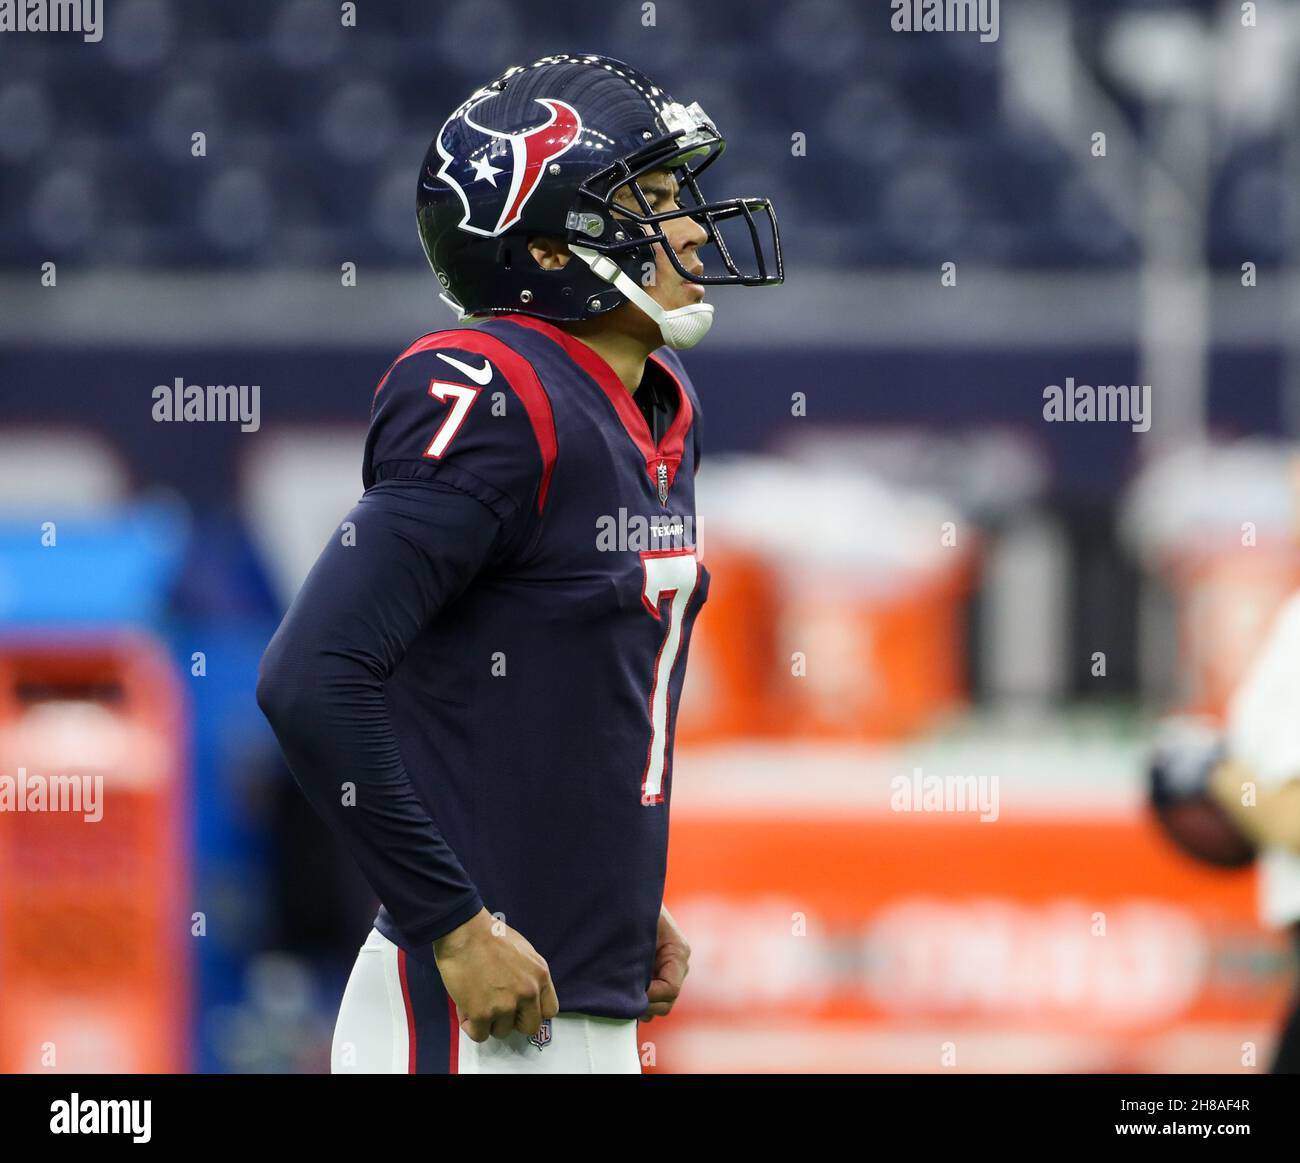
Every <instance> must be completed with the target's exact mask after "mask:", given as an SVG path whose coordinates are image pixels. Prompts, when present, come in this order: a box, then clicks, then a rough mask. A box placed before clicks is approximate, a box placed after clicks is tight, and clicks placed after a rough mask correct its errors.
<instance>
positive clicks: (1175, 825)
mask: <svg viewBox="0 0 1300 1163" xmlns="http://www.w3.org/2000/svg"><path fill="white" fill-rule="evenodd" d="M1293 483H1294V485H1295V488H1294V495H1295V499H1296V511H1297V535H1298V536H1300V459H1297V460H1295V461H1294V462H1293ZM1152 776H1153V785H1154V791H1153V796H1154V799H1155V801H1156V810H1157V814H1158V815H1159V816H1160V817H1161V821H1162V823H1163V824H1164V826H1165V828H1166V831H1167V832H1168V833H1169V835H1170V836H1171V838H1172V839H1173V840H1174V841H1175V843H1177V844H1178V845H1179V846H1180V847H1182V848H1183V849H1184V851H1186V852H1188V853H1189V854H1190V855H1192V856H1194V857H1196V858H1197V859H1200V860H1202V861H1204V862H1206V863H1209V864H1212V865H1218V866H1221V867H1243V866H1245V865H1247V864H1249V863H1251V862H1252V861H1256V860H1257V861H1258V875H1259V882H1258V883H1259V917H1260V921H1261V923H1262V924H1263V925H1265V926H1266V927H1268V928H1271V929H1286V930H1289V931H1290V933H1291V936H1292V941H1293V945H1294V949H1295V953H1296V958H1297V967H1300V593H1296V594H1294V595H1292V596H1291V597H1290V598H1289V599H1288V600H1287V601H1286V603H1285V604H1284V605H1283V606H1282V608H1281V609H1280V610H1279V611H1278V612H1277V614H1276V615H1275V617H1274V619H1273V622H1272V624H1271V626H1270V628H1269V631H1268V634H1267V636H1266V638H1265V640H1264V642H1263V644H1262V646H1261V647H1260V649H1259V651H1258V652H1257V653H1256V655H1255V657H1254V659H1253V660H1252V662H1251V664H1250V666H1249V667H1248V669H1247V671H1246V673H1245V675H1244V676H1243V678H1242V680H1241V682H1240V684H1239V685H1238V686H1237V689H1236V691H1235V692H1234V694H1233V697H1232V700H1231V702H1230V704H1229V706H1228V710H1227V720H1226V723H1225V724H1224V727H1223V729H1222V730H1219V729H1217V728H1215V727H1212V726H1209V725H1207V724H1205V723H1203V722H1196V721H1191V720H1175V721H1173V722H1170V723H1167V724H1166V732H1165V734H1164V735H1163V737H1162V738H1161V739H1160V740H1159V741H1158V742H1157V745H1156V749H1155V756H1154V758H1153V761H1152ZM1271 1071H1272V1073H1275V1074H1296V1073H1300V981H1298V982H1297V989H1296V996H1295V1000H1294V1002H1293V1004H1292V1007H1291V1010H1290V1013H1289V1014H1288V1016H1287V1018H1286V1021H1285V1024H1284V1025H1283V1028H1282V1033H1281V1036H1280V1038H1279V1041H1278V1045H1277V1048H1276V1051H1275V1053H1274V1056H1273V1063H1272V1067H1271Z"/></svg>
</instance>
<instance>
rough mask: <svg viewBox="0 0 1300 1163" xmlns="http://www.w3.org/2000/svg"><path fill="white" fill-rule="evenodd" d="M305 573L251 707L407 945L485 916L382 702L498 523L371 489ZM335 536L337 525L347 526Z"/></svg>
mask: <svg viewBox="0 0 1300 1163" xmlns="http://www.w3.org/2000/svg"><path fill="white" fill-rule="evenodd" d="M346 521H347V522H350V523H351V526H352V531H353V534H352V535H353V538H354V540H355V544H352V545H348V544H345V539H344V536H343V534H342V532H340V534H339V535H338V536H336V537H335V538H334V539H333V540H332V542H331V543H330V545H328V546H327V547H326V548H325V550H324V552H323V553H322V554H321V556H320V558H319V559H318V560H317V562H316V564H315V566H313V568H312V571H311V573H310V574H309V575H308V577H307V580H306V581H305V582H304V583H303V586H302V589H301V590H300V591H299V593H298V596H297V597H296V598H295V599H294V602H293V604H292V606H290V608H289V611H288V613H287V614H285V617H284V621H283V622H282V623H281V624H280V628H279V630H278V631H277V632H276V634H275V637H274V638H272V640H271V643H270V645H269V646H268V647H267V649H266V653H265V655H264V656H263V658H262V665H261V670H260V672H259V675H258V683H257V701H258V704H259V706H261V708H262V710H263V712H264V713H265V714H266V717H267V719H268V720H270V723H271V726H272V727H273V728H274V730H275V734H276V737H277V738H278V740H279V742H280V746H281V748H282V749H283V751H284V754H285V757H286V759H287V760H288V763H289V767H290V768H291V770H292V771H293V774H294V778H295V779H296V780H297V782H298V784H299V786H300V787H301V788H302V790H303V792H304V794H305V795H306V796H307V798H308V799H309V800H310V801H311V803H312V805H313V806H314V807H315V809H316V810H317V812H319V813H320V815H321V816H322V817H323V818H324V819H325V820H326V822H327V823H328V824H329V825H330V827H331V828H332V829H333V830H334V831H335V832H336V833H337V834H338V835H339V836H340V837H341V838H342V839H343V841H344V842H345V843H346V845H347V847H348V849H349V850H350V851H351V853H352V855H353V857H354V858H355V860H356V861H357V864H358V865H359V866H360V868H361V871H362V872H363V874H364V875H365V876H366V878H367V880H368V881H369V882H370V886H371V888H373V889H374V891H375V893H376V895H377V896H378V897H379V899H380V900H381V901H382V902H383V904H384V906H385V907H386V908H387V910H388V912H389V913H390V914H391V915H392V917H393V920H394V921H395V922H396V924H397V925H398V927H399V928H400V929H401V930H402V931H403V932H404V933H406V934H407V935H408V936H409V937H410V938H411V939H412V940H413V941H418V942H426V941H428V942H431V941H433V940H435V939H436V938H438V937H440V936H442V935H444V934H445V933H448V932H450V931H451V930H452V929H455V928H456V927H457V926H459V925H461V924H463V923H464V922H465V921H467V920H469V919H470V918H471V917H473V916H474V915H475V914H476V913H478V911H479V910H480V909H481V908H482V907H483V902H482V900H481V899H480V897H479V894H478V891H477V889H476V888H475V886H474V884H473V883H472V882H471V881H470V879H469V877H468V876H467V875H466V873H465V870H464V868H463V867H462V866H461V863H460V861H459V860H458V859H457V857H456V854H455V853H454V852H453V851H452V850H451V849H450V848H449V847H448V845H447V843H446V841H445V840H444V839H443V837H442V834H441V833H440V832H439V830H438V827H437V825H436V824H435V822H434V820H433V818H432V817H431V816H430V815H429V813H428V811H426V809H425V807H424V806H423V804H422V803H421V802H420V800H419V799H418V798H417V797H416V794H415V792H414V790H413V788H412V785H411V780H410V778H409V776H408V774H407V771H406V768H405V766H404V764H403V762H402V756H401V754H400V752H399V749H398V743H397V739H396V737H395V736H394V733H393V728H392V724H391V723H390V721H389V715H388V712H387V708H386V705H385V701H384V683H385V681H386V680H387V678H388V677H389V676H390V675H391V674H392V673H393V671H394V669H395V668H396V667H397V665H398V663H399V662H400V661H401V659H402V657H403V655H404V654H405V653H406V650H407V648H408V647H409V645H410V644H411V642H412V641H413V640H414V639H415V638H416V636H417V635H419V634H420V633H421V632H423V631H424V630H426V628H428V626H429V625H430V622H431V621H432V620H433V619H434V618H435V616H436V614H437V613H438V611H439V610H440V609H442V608H443V606H445V605H446V603H447V602H449V601H450V600H451V599H453V598H454V597H455V596H456V595H457V594H459V593H460V592H461V591H462V590H463V589H464V588H465V587H466V586H467V585H468V584H469V583H470V582H471V581H472V580H473V578H474V577H475V575H476V574H477V573H478V572H479V570H480V569H481V568H482V566H483V565H484V563H485V562H487V561H488V559H489V558H490V557H491V555H492V553H493V550H494V547H495V546H496V544H497V541H498V538H499V536H500V534H501V524H500V521H499V519H498V518H497V517H496V516H495V515H494V514H493V513H492V512H491V510H489V509H488V508H487V507H486V506H485V505H483V504H482V503H480V502H479V501H477V500H475V499H474V498H472V497H470V496H468V495H466V494H465V493H462V492H460V491H459V490H457V489H454V488H451V487H448V486H444V485H441V484H437V483H434V482H429V481H411V480H389V481H384V482H381V483H379V484H376V485H374V486H372V487H371V488H370V489H369V490H367V492H366V494H365V495H364V496H363V497H362V499H361V500H360V501H359V502H358V504H357V506H356V507H355V508H354V509H353V510H352V512H351V513H350V514H349V515H348V517H347V518H346ZM344 527H345V528H346V526H344Z"/></svg>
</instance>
